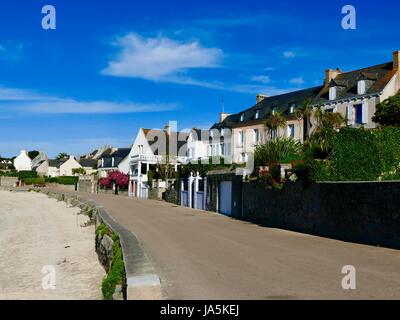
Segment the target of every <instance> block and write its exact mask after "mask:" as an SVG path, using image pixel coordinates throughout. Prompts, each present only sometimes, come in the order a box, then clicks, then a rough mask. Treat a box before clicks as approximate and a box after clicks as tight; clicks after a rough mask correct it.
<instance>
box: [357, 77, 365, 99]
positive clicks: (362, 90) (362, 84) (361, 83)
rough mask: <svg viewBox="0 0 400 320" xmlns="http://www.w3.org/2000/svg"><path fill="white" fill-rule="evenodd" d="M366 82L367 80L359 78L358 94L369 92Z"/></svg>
mask: <svg viewBox="0 0 400 320" xmlns="http://www.w3.org/2000/svg"><path fill="white" fill-rule="evenodd" d="M366 89H367V88H366V83H365V80H359V81H358V83H357V92H358V94H360V95H361V94H365V93H366V92H367V90H366Z"/></svg>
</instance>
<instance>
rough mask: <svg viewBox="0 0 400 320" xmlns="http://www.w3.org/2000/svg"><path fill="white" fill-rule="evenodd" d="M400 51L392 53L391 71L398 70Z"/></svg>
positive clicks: (399, 68) (399, 66)
mask: <svg viewBox="0 0 400 320" xmlns="http://www.w3.org/2000/svg"><path fill="white" fill-rule="evenodd" d="M399 55H400V51H398V50H397V51H395V52H393V70H398V71H399V70H400V57H399Z"/></svg>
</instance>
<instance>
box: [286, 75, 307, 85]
mask: <svg viewBox="0 0 400 320" xmlns="http://www.w3.org/2000/svg"><path fill="white" fill-rule="evenodd" d="M289 83H291V84H295V85H302V84H304V83H305V81H304V79H303V77H297V78H292V79H290V80H289Z"/></svg>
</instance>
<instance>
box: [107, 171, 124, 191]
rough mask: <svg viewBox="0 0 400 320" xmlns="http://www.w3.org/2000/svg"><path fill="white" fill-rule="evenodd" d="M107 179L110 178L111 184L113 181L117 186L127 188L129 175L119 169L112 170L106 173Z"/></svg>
mask: <svg viewBox="0 0 400 320" xmlns="http://www.w3.org/2000/svg"><path fill="white" fill-rule="evenodd" d="M107 179H109V180H110V182H111V184H113V183H115V184H116V185H117V187H118V188H121V189H126V188H128V183H129V177H128V175H127V174H124V173H122V172H119V171H112V172H110V173H109V174H108V176H107Z"/></svg>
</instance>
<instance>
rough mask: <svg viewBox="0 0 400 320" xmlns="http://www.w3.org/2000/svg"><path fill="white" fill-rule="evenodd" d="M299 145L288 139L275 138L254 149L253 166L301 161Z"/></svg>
mask: <svg viewBox="0 0 400 320" xmlns="http://www.w3.org/2000/svg"><path fill="white" fill-rule="evenodd" d="M301 158H302V157H301V144H300V142H298V141H295V140H293V139H290V138H276V139H273V140H270V141H268V142H267V143H266V144H262V145H259V146H257V147H256V149H255V151H254V164H255V166H256V167H259V166H266V165H268V164H269V163H275V162H282V161H284V160H285V161H289V162H291V161H293V160H299V159H301Z"/></svg>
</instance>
